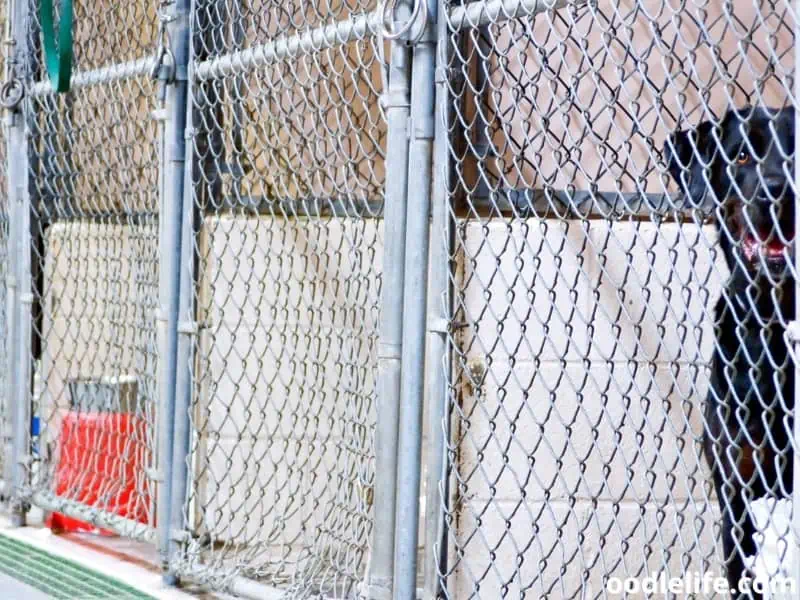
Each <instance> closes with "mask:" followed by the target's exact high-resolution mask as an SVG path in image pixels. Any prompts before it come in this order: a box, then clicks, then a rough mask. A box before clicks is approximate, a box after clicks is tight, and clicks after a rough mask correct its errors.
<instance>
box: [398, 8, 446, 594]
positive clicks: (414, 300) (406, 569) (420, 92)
mask: <svg viewBox="0 0 800 600" xmlns="http://www.w3.org/2000/svg"><path fill="white" fill-rule="evenodd" d="M423 5H424V8H423V10H427V11H428V20H427V26H426V29H425V31H424V32H422V34H421V37H420V39H419V41H418V42H417V44H416V45H415V46H414V59H413V62H412V68H411V72H412V79H411V90H412V91H411V127H410V130H411V131H410V133H411V144H410V149H409V154H410V162H409V170H408V209H407V213H406V255H405V286H404V288H403V356H402V364H403V372H402V387H401V395H400V399H401V402H400V420H399V422H400V423H402V427H401V428H400V438H399V445H398V459H397V488H398V489H397V516H396V530H395V568H394V598H395V600H413V599H414V598H416V589H417V542H418V534H419V500H420V479H421V468H422V414H423V401H424V396H425V392H424V390H425V385H424V382H425V342H426V317H427V312H426V309H427V301H428V296H427V292H428V289H427V288H428V247H429V235H430V230H429V228H430V204H431V181H432V171H433V167H432V157H433V139H434V125H435V118H434V108H435V89H434V88H435V86H434V78H435V77H434V76H435V69H436V33H437V32H436V28H435V24H436V22H437V15H438V6H437V3H436V2H435V1H432V0H430V1H428V2H425V3H423Z"/></svg>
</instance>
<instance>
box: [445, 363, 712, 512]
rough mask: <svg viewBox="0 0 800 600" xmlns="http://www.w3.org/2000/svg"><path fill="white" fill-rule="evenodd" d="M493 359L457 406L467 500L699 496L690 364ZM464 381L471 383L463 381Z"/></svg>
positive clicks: (704, 473) (696, 392)
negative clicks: (539, 362) (588, 365)
mask: <svg viewBox="0 0 800 600" xmlns="http://www.w3.org/2000/svg"><path fill="white" fill-rule="evenodd" d="M612 367H613V368H609V367H604V366H593V367H591V368H590V369H589V370H588V371H587V370H586V369H585V368H584V367H583V366H580V365H573V364H570V365H567V367H566V368H563V367H562V366H561V365H558V364H553V363H544V364H542V365H539V367H538V368H537V367H536V366H534V365H533V364H531V363H523V364H519V365H516V366H515V367H514V368H511V367H510V366H509V365H507V364H493V365H492V366H491V367H490V368H489V370H488V371H487V373H486V376H485V379H484V385H482V386H479V387H477V388H471V389H468V390H465V396H464V402H463V406H462V409H461V410H460V411H459V412H458V413H457V414H458V417H457V419H458V422H457V424H456V430H457V432H458V434H457V435H458V437H457V441H456V443H457V444H458V448H459V460H460V466H459V472H460V477H461V480H462V482H464V484H465V494H466V496H467V497H468V498H469V499H487V498H495V499H500V500H518V499H522V498H524V499H527V500H528V501H532V500H543V499H545V498H550V499H566V498H570V497H575V498H586V499H597V500H606V499H607V500H616V501H623V500H635V501H637V502H647V501H652V500H659V501H662V500H666V499H672V500H679V499H685V498H688V497H693V498H696V499H700V500H703V499H705V498H706V495H707V486H706V485H705V483H706V481H707V479H708V469H707V466H706V464H705V461H704V460H703V459H702V458H701V454H700V449H699V440H700V437H701V435H702V431H703V423H702V417H701V412H700V411H701V406H700V403H701V401H702V399H703V393H704V390H702V389H701V388H700V386H698V384H697V383H695V382H696V380H701V381H702V380H703V378H704V377H705V375H704V374H703V373H701V374H699V375H698V374H697V373H696V372H695V370H694V367H693V366H691V365H673V366H659V367H657V368H655V369H652V368H649V367H647V366H642V365H634V366H633V367H632V366H631V365H627V364H613V365H612ZM470 387H471V386H470Z"/></svg>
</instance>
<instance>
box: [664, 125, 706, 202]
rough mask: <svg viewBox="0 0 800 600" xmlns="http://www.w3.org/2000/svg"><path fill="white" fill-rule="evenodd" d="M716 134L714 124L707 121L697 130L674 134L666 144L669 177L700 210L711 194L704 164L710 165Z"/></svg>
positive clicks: (665, 153)
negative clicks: (707, 195)
mask: <svg viewBox="0 0 800 600" xmlns="http://www.w3.org/2000/svg"><path fill="white" fill-rule="evenodd" d="M713 130H714V123H713V122H711V121H704V122H703V123H701V124H700V125H698V126H697V128H695V129H689V130H687V131H677V132H675V133H673V134H672V135H670V136H669V139H668V140H667V141H665V142H664V160H665V162H666V163H667V169H668V170H669V174H670V175H672V178H673V179H674V180H675V181H676V183H677V184H678V186H679V187H680V189H681V191H682V192H683V193H684V194H686V196H687V198H689V200H690V201H691V202H692V204H693V205H695V206H698V207H699V206H701V205H702V203H703V198H704V197H705V195H706V192H707V191H708V185H707V184H706V179H705V178H704V177H703V168H704V167H703V163H705V164H706V165H707V164H708V161H709V160H710V159H711V158H712V156H713V155H714V152H713V149H714V147H715V141H714V136H713ZM701 159H702V162H701Z"/></svg>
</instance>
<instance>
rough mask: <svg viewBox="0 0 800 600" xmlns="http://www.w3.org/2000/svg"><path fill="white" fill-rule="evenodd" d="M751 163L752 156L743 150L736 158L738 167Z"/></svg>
mask: <svg viewBox="0 0 800 600" xmlns="http://www.w3.org/2000/svg"><path fill="white" fill-rule="evenodd" d="M749 162H750V155H749V154H748V153H747V151H746V150H742V151H741V152H739V155H738V156H737V157H736V164H737V165H746V164H747V163H749Z"/></svg>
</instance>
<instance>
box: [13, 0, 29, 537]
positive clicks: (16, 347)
mask: <svg viewBox="0 0 800 600" xmlns="http://www.w3.org/2000/svg"><path fill="white" fill-rule="evenodd" d="M28 7H29V5H28V3H27V2H23V1H21V0H17V1H14V2H11V4H10V6H9V10H10V14H9V15H8V18H9V19H11V27H10V32H11V39H12V40H13V42H14V44H13V56H14V59H13V64H12V65H7V67H8V68H9V69H14V70H15V72H16V76H17V77H18V78H19V79H20V80H21V81H24V80H25V78H26V75H27V73H26V71H25V67H26V66H27V60H28V43H27V42H28V38H27V35H26V33H27V32H26V26H27V24H28ZM24 107H25V100H24V99H23V101H22V102H20V103H19V104H17V105H16V106H15V107H14V108H12V109H10V110H9V111H8V124H9V128H8V188H9V190H8V202H9V210H10V213H11V215H10V216H11V219H10V221H9V231H10V238H11V240H12V242H11V243H12V244H13V245H10V246H9V252H8V257H9V261H10V262H11V264H12V265H13V270H14V271H15V273H14V276H13V278H12V279H11V280H10V281H9V284H10V290H9V291H10V296H12V298H11V300H10V301H9V308H10V309H11V313H10V318H11V319H12V326H11V333H10V335H9V343H10V347H9V351H10V354H11V355H12V356H11V358H10V359H9V363H10V364H9V368H10V369H12V371H11V380H12V383H11V384H10V386H9V395H8V402H9V405H10V407H11V417H12V434H11V435H12V442H11V463H12V464H11V494H12V497H11V507H10V508H11V523H12V525H14V526H21V525H24V524H25V514H26V512H27V502H26V501H25V500H24V494H25V488H26V484H27V481H28V473H29V470H28V467H29V459H30V456H29V455H30V422H31V418H30V411H31V405H30V402H31V362H32V360H33V357H32V355H31V326H32V323H33V321H32V305H33V295H32V270H31V201H30V189H29V187H28V158H29V157H28V140H27V137H26V135H25V133H26V124H25V110H24Z"/></svg>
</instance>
